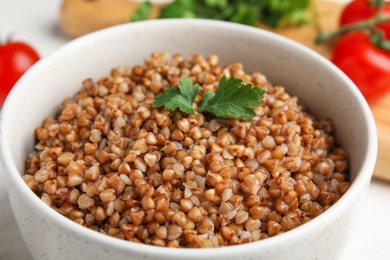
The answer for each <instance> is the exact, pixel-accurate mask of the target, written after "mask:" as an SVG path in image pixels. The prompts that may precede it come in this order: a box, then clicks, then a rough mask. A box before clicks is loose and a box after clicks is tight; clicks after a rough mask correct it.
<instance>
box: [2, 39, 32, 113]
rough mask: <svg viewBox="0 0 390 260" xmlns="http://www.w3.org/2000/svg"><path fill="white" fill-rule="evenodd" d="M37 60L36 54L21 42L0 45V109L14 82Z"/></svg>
mask: <svg viewBox="0 0 390 260" xmlns="http://www.w3.org/2000/svg"><path fill="white" fill-rule="evenodd" d="M38 60H39V55H38V54H37V52H36V51H35V50H34V49H33V48H32V47H30V46H29V45H27V44H25V43H23V42H7V43H5V44H4V45H2V44H0V107H1V106H2V104H3V103H4V100H5V98H6V97H7V95H8V92H9V91H10V90H11V88H12V87H13V85H14V84H15V83H16V81H17V80H18V79H19V78H20V77H21V76H22V75H23V73H24V72H25V71H26V70H27V69H29V68H30V67H31V66H32V65H33V64H34V63H35V62H37V61H38Z"/></svg>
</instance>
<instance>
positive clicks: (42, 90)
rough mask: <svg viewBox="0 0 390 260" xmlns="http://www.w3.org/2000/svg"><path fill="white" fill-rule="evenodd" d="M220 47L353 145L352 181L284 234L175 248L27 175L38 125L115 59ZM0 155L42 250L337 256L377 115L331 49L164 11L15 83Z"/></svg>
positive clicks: (368, 164)
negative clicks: (59, 201) (51, 201)
mask: <svg viewBox="0 0 390 260" xmlns="http://www.w3.org/2000/svg"><path fill="white" fill-rule="evenodd" d="M159 51H169V52H172V53H176V52H179V53H183V54H185V55H189V54H194V53H201V54H203V55H206V56H207V55H209V54H217V55H218V56H219V57H220V59H221V63H222V64H227V63H232V62H242V63H243V64H244V68H245V70H246V71H248V72H251V71H252V72H253V71H261V72H263V73H264V74H265V75H266V76H267V77H268V79H269V80H271V82H273V83H275V84H282V85H283V86H285V87H286V89H287V91H288V92H289V93H291V94H294V95H297V96H299V97H300V98H301V99H302V100H304V101H305V102H306V103H307V105H308V107H309V108H310V111H311V113H312V114H314V115H315V116H316V117H317V118H331V119H332V121H333V122H334V124H335V128H336V138H337V141H338V142H339V143H340V144H341V146H342V147H343V148H344V149H345V150H347V152H348V153H349V155H350V173H351V178H352V181H353V183H352V185H351V187H350V189H349V190H348V191H347V192H346V194H345V195H344V196H343V197H342V198H341V199H340V200H339V201H338V202H337V203H336V204H335V205H333V206H332V207H331V208H330V209H329V210H327V211H326V212H324V213H323V214H321V215H320V216H318V217H317V218H315V219H314V220H311V221H310V222H308V223H306V224H304V225H302V226H300V227H298V228H295V229H293V230H291V231H289V232H286V233H284V234H281V235H278V236H275V237H271V238H268V239H265V240H262V241H259V242H255V243H251V244H244V245H238V246H230V247H224V248H219V249H171V248H161V247H156V246H147V245H139V244H135V243H131V242H127V241H122V240H119V239H115V238H112V237H109V236H106V235H103V234H99V233H97V232H94V231H91V230H89V229H87V228H83V227H80V226H79V225H78V224H76V223H74V222H72V221H71V220H69V219H67V218H65V217H63V216H62V215H60V214H58V213H57V212H55V211H54V210H52V209H51V208H49V207H48V206H47V205H46V204H44V203H43V202H42V201H41V200H40V199H39V198H38V197H37V196H35V194H34V193H33V192H32V191H31V190H30V189H29V188H28V187H27V185H25V183H24V182H23V180H22V178H21V175H23V172H24V160H25V158H26V156H27V154H28V153H29V152H31V151H32V147H33V145H34V138H33V130H34V129H35V128H36V127H38V126H39V125H40V124H41V121H42V119H43V118H44V117H45V116H46V115H48V114H53V113H54V111H55V110H56V109H57V108H58V106H59V104H60V102H61V101H62V100H63V98H64V97H66V96H72V95H73V94H74V93H75V92H76V90H77V89H78V88H79V87H80V82H81V81H82V80H83V79H85V78H88V77H92V78H94V79H98V78H100V77H101V76H103V75H107V74H108V73H109V71H110V69H111V68H112V67H115V66H119V65H135V64H139V63H142V62H143V59H144V58H145V57H149V56H150V54H151V52H159ZM1 112H2V114H1V133H0V143H1V159H2V160H3V162H4V165H5V175H6V180H5V181H6V182H7V189H8V194H9V198H10V201H11V204H12V209H13V211H14V214H15V217H16V220H17V223H18V226H19V229H20V231H21V233H22V235H23V238H24V240H25V241H26V244H27V246H28V248H29V250H30V251H31V254H32V255H33V256H34V258H36V259H127V260H129V259H169V260H172V259H236V260H237V259H335V258H337V256H339V255H340V254H341V252H342V248H343V247H344V244H345V243H346V242H347V241H348V236H349V235H350V233H351V230H352V228H353V227H354V222H355V221H354V220H355V219H356V213H357V211H358V209H359V207H360V205H361V200H362V197H364V195H365V191H366V188H367V186H368V184H369V182H370V179H371V175H372V172H373V169H374V164H375V160H376V151H377V138H376V129H375V123H374V120H373V116H372V114H371V112H370V109H369V107H368V105H367V103H366V102H365V100H364V98H363V97H362V95H361V94H360V92H359V91H358V90H357V88H356V87H355V85H354V84H353V83H352V82H351V81H350V80H349V79H348V78H347V77H346V76H345V75H344V74H343V73H341V72H340V71H339V70H338V69H337V68H336V67H335V66H333V65H332V64H331V63H330V62H328V61H327V60H326V59H325V58H323V57H321V56H320V55H318V54H316V53H314V52H313V51H311V50H309V49H307V48H306V47H303V46H301V45H299V44H297V43H295V42H293V41H290V40H288V39H285V38H283V37H280V36H278V35H275V34H272V33H269V32H266V31H263V30H260V29H257V28H251V27H247V26H242V25H237V24H231V23H226V22H216V21H207V20H157V21H147V22H138V23H132V24H126V25H120V26H117V27H113V28H109V29H105V30H102V31H99V32H96V33H93V34H90V35H87V36H84V37H82V38H79V39H76V40H74V41H73V42H71V43H69V44H67V45H66V46H64V47H63V48H61V49H60V50H58V51H57V52H56V53H54V54H53V55H51V56H50V57H48V58H45V59H43V60H41V61H40V62H38V63H37V64H36V65H35V66H34V67H33V68H32V69H31V70H29V71H28V72H27V73H26V74H25V75H24V76H23V78H22V79H21V80H20V81H19V82H18V83H17V85H16V86H15V88H14V89H13V90H12V92H11V93H10V95H9V97H8V99H7V100H6V102H5V105H4V107H3V110H2V111H1Z"/></svg>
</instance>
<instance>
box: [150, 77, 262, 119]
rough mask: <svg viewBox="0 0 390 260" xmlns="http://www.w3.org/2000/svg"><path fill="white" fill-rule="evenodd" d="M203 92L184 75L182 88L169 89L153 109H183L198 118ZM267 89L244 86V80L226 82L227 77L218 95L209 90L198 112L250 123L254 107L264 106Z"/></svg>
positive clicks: (219, 87) (223, 80)
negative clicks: (195, 107)
mask: <svg viewBox="0 0 390 260" xmlns="http://www.w3.org/2000/svg"><path fill="white" fill-rule="evenodd" d="M198 93H199V84H195V85H194V86H192V80H191V79H189V78H187V77H185V76H182V77H181V78H180V83H179V89H176V88H166V89H165V94H159V95H157V96H156V101H155V102H154V103H153V107H162V106H164V109H165V110H176V109H179V110H181V111H182V112H185V113H187V114H191V115H194V114H195V112H194V110H193V109H192V104H193V103H194V100H195V97H196V95H197V94H198ZM264 93H265V90H264V89H262V88H259V87H253V85H252V84H242V80H241V79H237V78H235V77H231V78H229V80H227V79H226V76H223V77H222V78H221V80H220V81H219V86H218V89H217V91H216V93H215V95H214V93H212V92H209V91H206V92H204V94H203V99H202V102H201V103H200V104H199V108H198V112H209V113H213V114H214V115H215V116H217V117H222V118H234V119H243V120H246V121H249V120H250V119H251V118H252V117H254V116H255V115H256V114H255V111H254V110H253V108H255V107H258V106H260V105H261V103H260V100H261V99H263V97H264Z"/></svg>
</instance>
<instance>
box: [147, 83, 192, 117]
mask: <svg viewBox="0 0 390 260" xmlns="http://www.w3.org/2000/svg"><path fill="white" fill-rule="evenodd" d="M179 90H180V91H179ZM179 90H178V89H175V88H166V89H165V93H166V94H159V95H157V96H156V101H155V102H154V103H153V107H162V106H164V109H165V110H175V109H177V108H178V109H180V110H181V111H182V112H185V113H187V114H191V115H194V114H195V113H194V110H193V109H192V104H193V103H194V100H195V97H196V95H197V94H198V92H199V84H195V85H194V86H192V80H191V79H189V78H187V77H185V76H182V77H181V78H180V83H179Z"/></svg>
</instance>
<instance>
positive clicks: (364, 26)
mask: <svg viewBox="0 0 390 260" xmlns="http://www.w3.org/2000/svg"><path fill="white" fill-rule="evenodd" d="M386 22H390V18H389V17H383V16H381V15H379V16H374V17H372V18H370V19H368V20H365V21H362V22H357V23H353V24H350V25H345V26H343V27H341V28H340V29H339V30H338V31H336V32H332V33H325V32H319V33H318V35H317V37H316V39H315V43H316V44H321V43H325V42H328V41H333V40H335V39H336V38H338V37H340V36H342V35H344V34H346V33H349V32H352V31H366V32H367V31H368V32H369V33H370V34H371V33H372V32H373V28H374V25H377V24H381V23H386Z"/></svg>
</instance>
